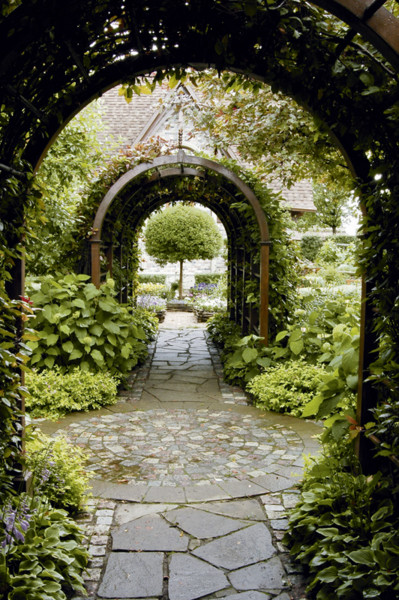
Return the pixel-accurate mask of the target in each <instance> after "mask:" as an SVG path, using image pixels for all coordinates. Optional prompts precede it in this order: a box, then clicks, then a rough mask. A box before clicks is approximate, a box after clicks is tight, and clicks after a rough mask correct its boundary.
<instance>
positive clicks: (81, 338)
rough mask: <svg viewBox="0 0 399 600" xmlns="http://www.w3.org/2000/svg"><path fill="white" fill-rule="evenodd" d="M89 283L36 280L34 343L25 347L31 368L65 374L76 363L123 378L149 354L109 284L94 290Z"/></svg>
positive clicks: (65, 279)
mask: <svg viewBox="0 0 399 600" xmlns="http://www.w3.org/2000/svg"><path fill="white" fill-rule="evenodd" d="M87 279H88V277H87V276H86V275H75V274H70V275H67V276H65V277H62V278H59V279H57V280H56V279H54V278H53V277H50V276H47V277H43V278H40V279H39V281H38V284H36V286H35V287H36V288H38V289H36V291H34V292H33V293H32V294H31V298H32V301H33V303H34V306H35V307H39V308H41V310H40V311H38V312H37V315H36V317H35V319H34V320H33V322H32V327H34V329H35V330H36V332H37V339H36V340H33V341H31V342H30V344H29V345H30V347H31V349H32V358H31V365H32V366H36V367H37V368H39V369H43V368H46V367H47V368H49V369H51V368H52V367H53V366H54V365H58V366H59V367H60V368H61V369H62V370H63V371H66V370H68V369H69V368H70V367H71V366H74V365H79V367H80V368H81V369H82V370H83V371H89V370H92V371H100V370H108V371H110V372H112V373H115V374H121V375H122V376H123V375H125V374H127V373H128V372H129V371H131V369H132V368H133V367H134V366H136V364H137V363H138V362H139V361H141V360H143V359H144V358H145V356H146V354H147V349H146V342H147V339H146V334H145V331H144V330H143V328H142V327H140V325H137V324H136V323H135V317H134V314H130V313H129V310H128V309H127V307H125V306H123V305H121V304H119V303H118V302H117V300H116V299H115V297H114V296H115V292H114V284H113V281H112V280H108V281H107V282H106V283H105V284H103V285H102V286H101V287H100V289H97V288H96V287H95V286H94V285H93V284H92V283H87Z"/></svg>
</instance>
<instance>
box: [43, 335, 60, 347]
mask: <svg viewBox="0 0 399 600" xmlns="http://www.w3.org/2000/svg"><path fill="white" fill-rule="evenodd" d="M59 337H60V336H59V335H57V334H56V333H51V334H50V335H48V336H47V339H46V344H47V346H54V344H56V343H57V342H58V339H59Z"/></svg>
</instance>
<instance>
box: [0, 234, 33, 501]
mask: <svg viewBox="0 0 399 600" xmlns="http://www.w3.org/2000/svg"><path fill="white" fill-rule="evenodd" d="M2 241H3V240H2V234H1V231H0V243H1V242H2ZM3 253H4V256H7V254H8V253H9V251H8V250H7V247H5V248H4V246H3ZM4 256H3V260H4ZM0 266H1V261H0ZM3 266H4V265H3ZM31 312H32V309H31V307H30V305H29V302H28V301H27V299H25V298H22V299H21V301H17V300H10V299H9V298H8V296H7V293H6V291H5V282H4V281H2V282H0V332H1V335H0V381H1V384H0V385H1V394H0V456H1V461H0V494H1V493H2V492H4V491H6V490H7V489H8V488H10V487H11V484H12V477H13V476H14V477H15V469H16V468H17V465H18V462H19V453H20V449H19V440H20V437H21V435H22V424H21V417H22V415H21V412H20V407H21V403H22V397H23V395H24V390H23V387H22V386H21V379H20V374H19V372H18V368H19V369H21V370H22V369H24V368H25V363H26V362H27V361H28V360H29V351H28V348H27V346H26V344H24V343H21V344H20V345H19V346H18V345H17V344H16V343H15V341H16V339H18V337H19V333H18V319H23V320H24V321H25V325H26V321H27V319H28V315H29V314H30V313H31ZM28 335H30V332H29V330H28V329H27V328H26V329H25V336H24V337H25V339H26V337H27V336H28Z"/></svg>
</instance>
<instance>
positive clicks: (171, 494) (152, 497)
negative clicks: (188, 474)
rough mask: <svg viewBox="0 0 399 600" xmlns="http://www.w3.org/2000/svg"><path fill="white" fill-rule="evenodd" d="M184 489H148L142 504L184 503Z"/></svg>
mask: <svg viewBox="0 0 399 600" xmlns="http://www.w3.org/2000/svg"><path fill="white" fill-rule="evenodd" d="M185 501H186V494H185V492H184V488H182V487H174V486H160V487H150V488H149V489H148V492H147V493H146V495H145V498H144V502H162V503H163V502H185Z"/></svg>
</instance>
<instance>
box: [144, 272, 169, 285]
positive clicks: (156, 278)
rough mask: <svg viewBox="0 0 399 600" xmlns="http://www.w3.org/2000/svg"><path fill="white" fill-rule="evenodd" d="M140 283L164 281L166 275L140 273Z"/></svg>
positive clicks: (163, 282)
mask: <svg viewBox="0 0 399 600" xmlns="http://www.w3.org/2000/svg"><path fill="white" fill-rule="evenodd" d="M138 280H139V283H162V284H163V285H164V284H165V282H166V275H144V274H140V275H138Z"/></svg>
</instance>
